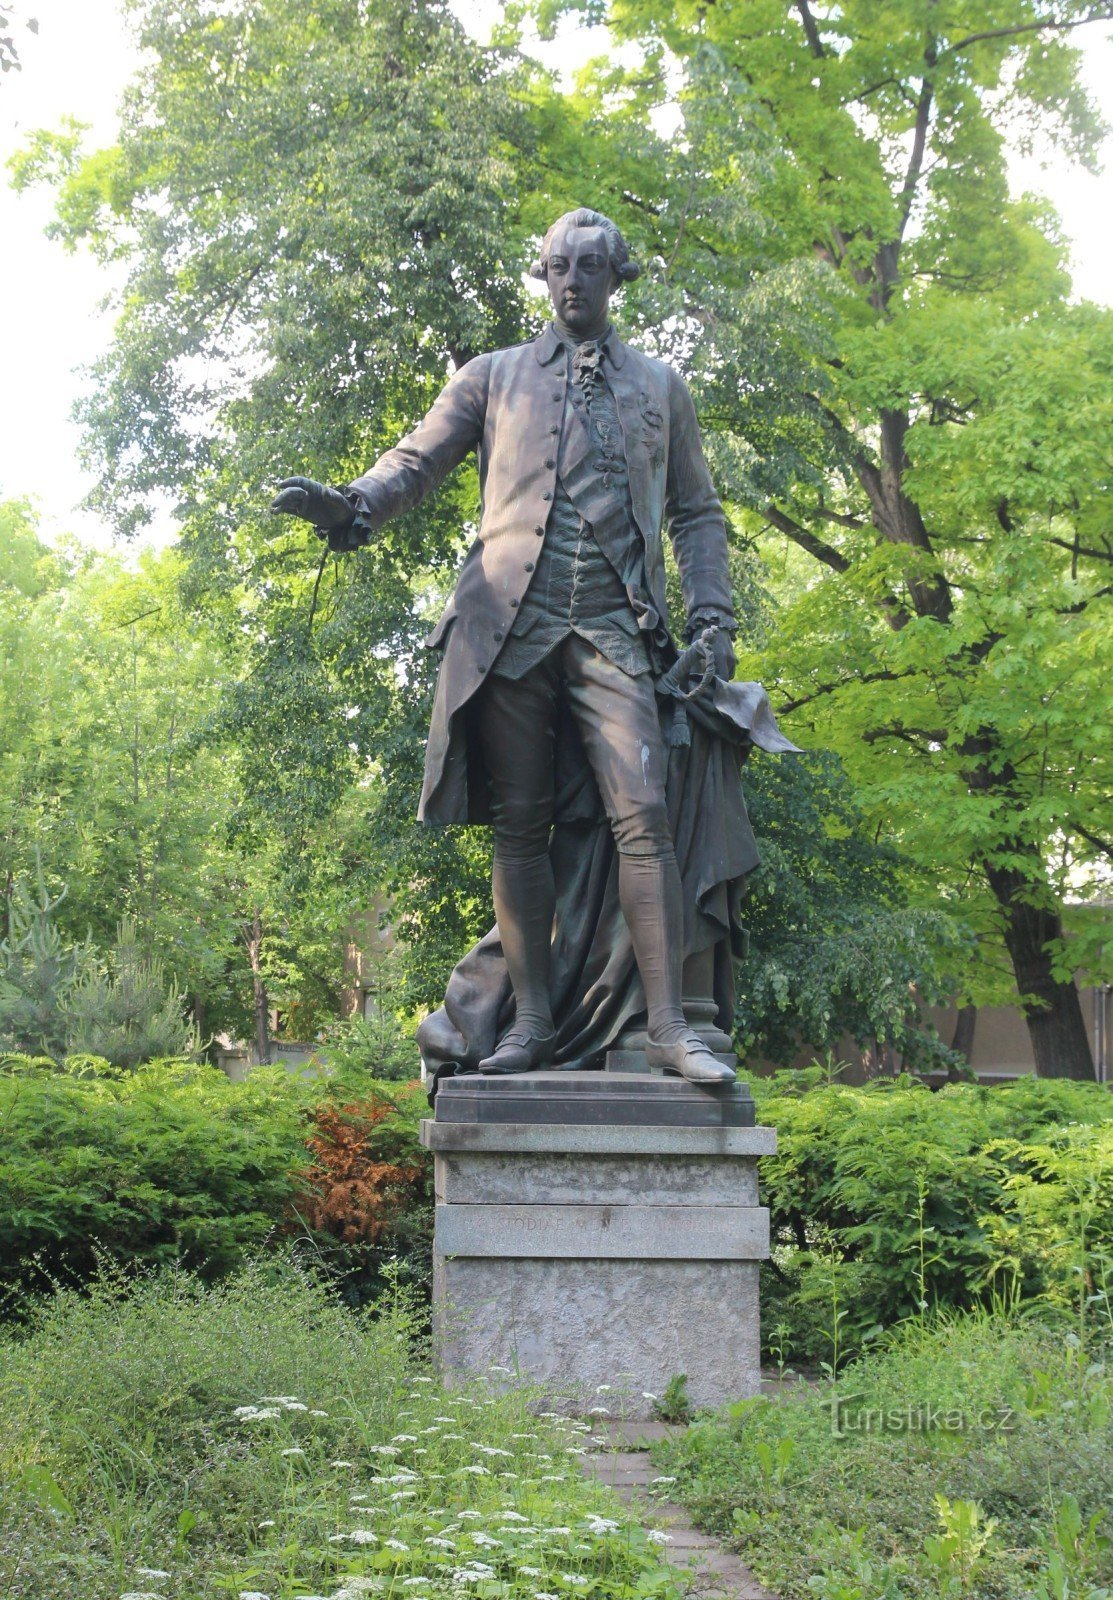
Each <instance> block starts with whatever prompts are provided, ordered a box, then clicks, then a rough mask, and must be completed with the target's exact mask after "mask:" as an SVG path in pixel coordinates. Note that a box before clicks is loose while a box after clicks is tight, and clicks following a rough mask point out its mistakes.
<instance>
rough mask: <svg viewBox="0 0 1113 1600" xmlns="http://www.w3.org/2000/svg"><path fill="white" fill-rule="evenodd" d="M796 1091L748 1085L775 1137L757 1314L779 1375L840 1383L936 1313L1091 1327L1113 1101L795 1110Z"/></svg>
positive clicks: (861, 1094)
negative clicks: (848, 1363) (801, 1373)
mask: <svg viewBox="0 0 1113 1600" xmlns="http://www.w3.org/2000/svg"><path fill="white" fill-rule="evenodd" d="M794 1076H795V1075H794V1074H782V1075H779V1077H777V1078H774V1079H772V1080H768V1081H762V1080H760V1079H759V1080H755V1083H754V1089H755V1093H756V1095H757V1099H758V1108H759V1119H760V1120H762V1121H765V1122H770V1123H772V1124H773V1125H774V1126H775V1127H776V1129H777V1139H778V1150H777V1154H776V1156H775V1157H771V1158H769V1159H768V1160H766V1161H765V1162H763V1164H762V1183H763V1190H764V1197H765V1200H766V1203H767V1204H768V1205H769V1208H770V1213H771V1221H772V1227H773V1239H774V1248H773V1258H772V1262H771V1263H770V1266H769V1267H768V1268H767V1269H765V1276H764V1281H763V1300H764V1305H763V1310H764V1318H765V1326H766V1329H767V1330H771V1332H769V1334H768V1337H769V1339H770V1342H771V1348H772V1347H773V1346H776V1349H777V1351H778V1352H779V1353H780V1357H781V1359H782V1361H783V1360H789V1361H800V1362H804V1363H807V1364H813V1365H825V1366H826V1367H828V1368H830V1369H833V1370H837V1369H838V1368H839V1366H840V1364H841V1363H842V1362H844V1361H845V1359H846V1357H847V1356H848V1355H850V1354H853V1353H855V1352H857V1351H860V1350H861V1349H862V1348H863V1347H864V1346H865V1345H867V1344H868V1343H869V1341H870V1340H871V1339H873V1338H876V1336H877V1334H878V1333H879V1332H880V1330H881V1329H882V1328H885V1327H888V1326H890V1325H892V1324H893V1323H894V1322H897V1321H900V1320H901V1319H903V1318H909V1317H912V1318H918V1317H923V1316H924V1315H925V1314H927V1313H928V1312H930V1311H932V1310H935V1309H937V1308H941V1307H942V1308H954V1309H961V1308H967V1307H970V1306H975V1305H979V1304H990V1303H994V1302H998V1301H999V1302H1002V1303H1006V1304H1025V1305H1032V1306H1034V1305H1039V1306H1041V1307H1043V1308H1044V1309H1045V1310H1049V1311H1051V1312H1054V1313H1055V1314H1057V1315H1059V1316H1060V1317H1062V1318H1063V1319H1064V1320H1065V1321H1066V1323H1067V1325H1068V1326H1069V1325H1070V1323H1071V1320H1072V1319H1073V1320H1075V1321H1076V1322H1077V1321H1079V1319H1081V1326H1082V1327H1083V1328H1084V1327H1085V1325H1086V1321H1087V1311H1088V1309H1089V1301H1090V1297H1091V1296H1093V1295H1095V1294H1097V1295H1098V1296H1099V1297H1100V1296H1101V1295H1103V1294H1104V1295H1108V1290H1109V1287H1110V1281H1111V1277H1113V1099H1111V1097H1110V1095H1109V1093H1108V1091H1107V1090H1105V1089H1102V1088H1099V1087H1098V1086H1096V1085H1093V1086H1091V1085H1082V1084H1079V1085H1073V1084H1062V1083H1056V1084H1051V1083H1044V1082H1041V1081H1039V1080H1036V1079H1029V1080H1022V1081H1020V1082H1018V1083H1015V1084H1010V1085H1008V1086H1007V1087H1004V1088H994V1089H982V1088H978V1087H975V1086H973V1085H968V1084H955V1085H951V1086H949V1087H947V1088H945V1089H943V1090H941V1091H940V1092H938V1093H932V1092H930V1091H929V1090H928V1089H926V1088H924V1087H922V1086H921V1085H918V1084H915V1083H913V1082H911V1081H910V1080H908V1079H902V1080H898V1081H896V1082H889V1081H878V1082H876V1083H873V1084H870V1085H868V1086H867V1087H866V1088H864V1089H852V1088H848V1087H846V1086H844V1085H840V1084H830V1085H827V1086H819V1087H812V1088H810V1089H808V1091H807V1092H806V1093H803V1094H801V1093H798V1092H796V1091H795V1090H794V1089H793V1087H792V1079H793V1077H794ZM1105 1303H1107V1302H1106V1301H1102V1304H1105ZM1091 1320H1092V1316H1091Z"/></svg>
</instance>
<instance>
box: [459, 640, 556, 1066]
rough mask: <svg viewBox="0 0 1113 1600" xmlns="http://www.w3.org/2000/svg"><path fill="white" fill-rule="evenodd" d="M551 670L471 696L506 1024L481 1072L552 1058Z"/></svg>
mask: <svg viewBox="0 0 1113 1600" xmlns="http://www.w3.org/2000/svg"><path fill="white" fill-rule="evenodd" d="M556 687H557V685H556V672H555V667H554V665H553V663H551V662H541V663H540V665H538V666H536V667H534V668H532V669H531V670H530V671H529V672H527V673H526V674H525V676H524V677H522V678H519V679H516V680H509V679H505V678H499V677H491V678H490V679H489V680H488V682H487V683H486V684H485V685H484V687H483V689H482V690H481V691H480V694H479V695H478V696H477V697H476V702H475V718H476V721H475V728H476V733H477V736H478V739H479V744H480V749H481V752H482V756H483V762H484V765H485V767H486V769H487V778H488V787H489V792H490V797H491V821H492V824H493V829H494V835H495V850H494V868H493V871H492V875H491V888H492V893H493V897H494V902H495V917H496V920H497V921H498V928H499V937H500V938H501V940H502V949H503V955H504V956H505V958H506V970H507V972H508V973H509V975H510V984H511V987H512V989H513V991H514V1025H513V1027H512V1028H511V1029H510V1030H509V1032H508V1033H506V1034H504V1036H503V1038H502V1039H501V1040H500V1041H499V1045H498V1048H497V1049H496V1050H495V1052H494V1054H493V1055H490V1056H488V1057H487V1058H486V1059H485V1060H483V1061H481V1062H480V1063H479V1070H480V1072H487V1073H494V1072H528V1071H530V1070H531V1069H534V1068H536V1067H539V1066H544V1065H545V1063H546V1062H547V1061H548V1060H550V1059H551V1056H552V1046H553V1016H552V1004H551V999H550V992H549V969H550V962H551V954H552V940H553V915H554V911H555V908H556V890H555V886H554V884H553V869H552V863H551V862H550V860H549V834H550V831H551V828H552V821H553V737H554V726H555V715H556Z"/></svg>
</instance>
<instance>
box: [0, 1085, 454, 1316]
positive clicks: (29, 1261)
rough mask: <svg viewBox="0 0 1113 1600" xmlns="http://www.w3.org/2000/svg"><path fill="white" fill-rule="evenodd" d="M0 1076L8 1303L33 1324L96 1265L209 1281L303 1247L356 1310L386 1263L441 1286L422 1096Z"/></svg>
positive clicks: (1, 1242)
mask: <svg viewBox="0 0 1113 1600" xmlns="http://www.w3.org/2000/svg"><path fill="white" fill-rule="evenodd" d="M68 1065H69V1067H70V1071H68V1072H59V1071H58V1070H57V1068H56V1067H55V1064H54V1063H53V1062H51V1061H40V1062H35V1061H33V1060H29V1059H27V1058H18V1057H8V1058H6V1060H5V1062H4V1070H0V1128H2V1129H3V1135H4V1137H3V1145H2V1147H0V1262H2V1263H3V1264H2V1266H0V1289H2V1291H3V1294H4V1305H3V1308H2V1309H3V1311H5V1312H6V1313H7V1314H8V1315H13V1314H14V1315H26V1314H27V1313H28V1311H29V1309H30V1307H31V1306H33V1303H34V1296H35V1294H36V1293H37V1292H40V1291H42V1290H48V1289H49V1288H50V1287H51V1285H52V1284H53V1283H55V1282H62V1283H72V1284H80V1283H83V1282H86V1281H88V1280H89V1279H90V1278H91V1277H92V1276H93V1275H94V1274H95V1272H96V1270H97V1267H98V1264H99V1263H101V1262H107V1263H109V1264H111V1265H112V1266H114V1267H115V1268H116V1269H118V1270H126V1271H128V1272H135V1271H138V1270H141V1269H148V1270H149V1269H151V1268H153V1267H156V1266H159V1265H165V1264H180V1265H182V1266H185V1267H188V1268H190V1269H192V1270H194V1271H196V1272H197V1273H198V1275H199V1276H200V1277H202V1278H204V1279H206V1280H210V1281H211V1280H214V1279H216V1278H219V1277H221V1276H223V1275H225V1274H227V1273H229V1272H233V1271H235V1270H236V1269H238V1268H239V1267H241V1266H242V1265H243V1264H244V1263H245V1261H247V1260H249V1259H251V1258H252V1257H253V1256H254V1255H256V1254H257V1253H258V1252H260V1251H262V1250H264V1247H267V1246H268V1245H269V1246H270V1247H271V1249H272V1251H273V1250H274V1249H277V1248H285V1247H286V1245H287V1243H288V1241H289V1240H290V1239H291V1238H293V1239H298V1240H300V1241H301V1244H300V1246H299V1248H300V1249H301V1250H302V1251H303V1252H304V1253H305V1254H306V1256H307V1259H312V1260H315V1261H317V1262H319V1263H321V1264H323V1265H324V1267H325V1268H326V1269H327V1272H328V1274H329V1276H330V1277H331V1280H332V1281H333V1283H334V1285H335V1286H336V1287H338V1288H339V1289H340V1290H341V1291H342V1292H343V1293H344V1294H345V1295H346V1296H347V1297H348V1298H349V1299H350V1300H352V1301H354V1302H359V1301H361V1300H363V1299H366V1298H374V1297H375V1295H376V1294H377V1293H378V1292H379V1290H380V1289H381V1287H382V1272H383V1268H384V1264H385V1262H386V1261H388V1260H389V1259H391V1258H392V1257H397V1258H399V1260H400V1262H401V1263H402V1264H401V1266H400V1267H399V1269H398V1270H400V1271H401V1272H402V1274H403V1276H404V1277H406V1278H407V1279H413V1280H416V1281H423V1280H424V1279H425V1277H426V1276H427V1271H428V1252H429V1228H430V1221H431V1218H430V1210H431V1186H430V1171H429V1164H428V1161H427V1158H426V1155H425V1152H424V1151H423V1150H422V1148H421V1146H420V1145H419V1144H418V1138H417V1124H418V1120H419V1118H420V1115H421V1113H422V1111H423V1110H425V1109H427V1107H426V1102H425V1097H424V1094H423V1093H422V1091H421V1089H420V1087H419V1086H417V1085H411V1086H410V1087H409V1088H406V1087H404V1086H399V1085H393V1086H391V1087H390V1088H382V1087H380V1086H378V1085H376V1084H374V1083H373V1082H370V1081H368V1080H367V1079H366V1077H361V1078H360V1079H357V1080H352V1079H346V1078H343V1077H340V1076H336V1077H332V1078H328V1077H324V1078H296V1077H293V1076H291V1075H290V1074H288V1073H287V1072H285V1071H284V1070H283V1069H281V1068H269V1069H265V1068H260V1069H258V1070H257V1071H255V1072H252V1073H251V1074H250V1075H249V1076H248V1078H247V1079H246V1080H245V1081H244V1082H243V1083H231V1082H229V1080H228V1079H227V1078H226V1077H225V1076H224V1074H223V1073H222V1072H220V1071H218V1070H217V1069H216V1068H215V1067H209V1066H205V1065H196V1064H191V1063H187V1062H173V1061H162V1062H152V1063H150V1064H149V1065H147V1066H145V1067H143V1068H141V1069H139V1070H138V1071H136V1072H134V1073H131V1074H126V1075H121V1074H119V1073H113V1072H111V1071H106V1067H105V1063H103V1062H100V1063H98V1062H97V1061H96V1060H95V1059H93V1058H89V1057H82V1056H79V1057H74V1058H71V1060H70V1062H69V1063H68Z"/></svg>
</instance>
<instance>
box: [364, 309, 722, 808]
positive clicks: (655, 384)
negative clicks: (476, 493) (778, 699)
mask: <svg viewBox="0 0 1113 1600" xmlns="http://www.w3.org/2000/svg"><path fill="white" fill-rule="evenodd" d="M563 349H564V347H563V345H562V344H561V341H560V340H559V338H558V337H557V334H556V330H555V329H554V328H553V327H552V325H551V324H550V325H549V327H548V328H546V330H545V332H544V333H543V334H541V336H540V337H539V338H537V339H535V340H533V341H531V342H530V343H528V344H523V345H515V346H513V347H512V348H510V349H508V350H496V351H495V352H494V353H493V354H491V355H484V356H477V357H476V358H475V360H473V361H469V362H468V363H467V364H466V365H465V366H463V367H461V369H460V371H459V372H457V373H456V374H455V375H454V376H453V377H452V378H451V380H450V381H449V382H448V383H447V384H446V385H445V387H444V389H443V390H442V391H441V393H440V395H439V396H438V397H437V400H436V402H435V403H434V405H433V407H432V409H431V410H430V411H429V412H428V414H427V415H426V416H425V417H424V418H423V419H422V421H421V422H419V423H418V425H417V427H416V428H415V429H414V430H413V432H412V433H410V434H407V436H406V437H405V438H404V439H402V440H401V441H400V443H399V444H397V445H396V446H395V447H394V449H393V450H388V451H387V452H386V454H385V455H383V456H381V457H380V458H379V460H378V461H377V462H376V463H375V465H374V466H373V467H372V468H371V469H370V471H369V472H367V473H366V474H365V475H364V476H363V477H361V478H358V479H357V480H356V482H355V483H353V484H351V485H350V490H351V491H352V492H354V493H355V494H356V495H357V496H358V498H359V500H360V502H361V503H362V506H363V507H364V510H365V513H366V516H367V519H368V520H369V521H370V522H371V524H372V525H373V526H378V525H379V524H381V523H383V522H386V521H387V520H388V518H390V517H393V516H397V515H398V514H399V513H400V512H403V511H408V510H410V509H411V508H412V507H413V506H415V505H417V504H418V502H419V501H420V500H422V499H423V498H424V496H425V495H426V494H428V493H429V491H430V490H431V489H434V488H435V487H436V486H437V484H439V483H440V482H441V481H442V479H444V478H445V477H446V476H447V475H448V473H449V472H451V471H452V469H453V468H454V467H456V466H458V465H459V463H460V462H461V461H463V459H464V458H465V456H467V455H468V454H469V452H470V451H472V450H475V451H476V452H477V453H478V458H479V483H480V500H481V514H480V523H479V534H478V537H477V538H476V540H475V542H474V544H473V545H472V547H471V549H470V550H469V552H468V554H467V557H466V558H465V561H464V564H463V567H462V568H461V571H460V577H459V579H458V581H457V584H456V590H455V593H454V594H453V596H452V599H451V600H450V601H449V604H448V606H447V607H446V609H445V612H444V615H443V616H442V617H441V619H440V621H439V622H438V624H437V626H436V628H435V629H434V630H433V632H432V634H430V636H429V638H428V639H427V640H426V643H427V644H428V645H429V646H430V647H431V648H436V649H440V650H441V651H442V652H443V659H442V661H441V668H440V673H439V676H438V679H437V692H436V697H435V700H434V705H433V716H432V721H431V725H430V730H429V741H428V744H427V746H426V753H425V783H424V787H423V789H422V795H421V804H420V807H419V810H418V816H419V817H420V818H421V819H422V820H423V821H425V822H430V823H453V822H482V821H486V820H487V816H486V806H485V786H484V785H483V784H482V783H481V782H477V781H476V774H475V772H474V771H469V766H470V764H471V763H470V762H469V748H468V745H469V741H468V738H467V718H466V716H465V715H464V713H465V709H466V707H467V704H468V702H469V700H470V699H471V697H472V696H473V695H474V694H475V692H476V690H477V689H479V687H480V686H481V685H482V684H483V682H484V680H485V677H486V674H487V673H488V672H489V671H490V669H491V667H492V665H493V663H494V661H495V658H496V657H497V655H498V653H499V650H500V649H501V647H502V644H503V642H504V641H505V639H506V638H507V637H508V636H509V634H510V630H511V628H512V627H513V625H514V618H515V614H516V612H517V609H518V606H519V604H520V603H521V600H522V598H523V596H524V595H525V592H526V590H527V589H528V587H529V583H530V579H531V576H532V574H533V571H534V567H535V564H536V560H537V554H538V551H539V549H540V540H541V539H543V538H544V535H545V528H546V524H547V521H548V516H549V512H550V510H551V509H552V503H553V495H554V493H555V490H556V479H557V458H558V455H559V450H560V443H561V429H562V426H563V425H564V421H565V414H566V408H565V395H566V389H567V386H568V385H567V376H566V371H565V368H566V362H565V361H564V360H563ZM607 354H608V368H607V373H608V379H609V381H610V384H611V387H612V389H613V391H614V394H615V399H616V401H617V403H618V414H619V420H620V424H621V430H622V437H623V445H624V450H625V456H626V463H627V467H628V470H629V476H630V497H631V502H632V506H633V513H634V520H635V522H636V523H637V527H638V531H639V533H640V534H641V537H642V539H643V541H644V544H645V576H646V586H647V588H648V591H649V596H650V599H651V600H652V602H653V606H654V607H655V609H656V612H657V615H658V617H659V619H660V622H661V623H662V624H663V625H664V626H665V627H666V628H667V626H668V607H667V603H666V599H665V563H664V551H663V547H662V542H661V530H662V527H667V529H668V533H669V537H670V538H671V540H672V543H673V548H674V550H675V552H676V560H677V565H678V567H679V569H680V579H681V585H682V588H683V593H684V601H685V605H686V606H687V608H688V612H689V614H691V613H692V612H693V611H695V610H696V609H697V608H699V607H705V606H706V607H714V608H715V609H716V610H717V611H719V612H721V613H723V614H725V615H727V616H730V615H731V614H732V610H733V608H732V603H731V593H730V582H729V578H728V571H727V540H726V526H725V522H724V519H723V511H722V507H721V505H720V503H719V498H718V496H717V494H716V493H715V489H714V486H713V485H712V482H711V475H710V473H709V472H708V470H707V463H706V461H705V460H704V456H703V450H702V448H701V446H700V439H699V429H698V426H697V423H696V414H695V409H694V407H693V405H692V399H691V396H690V395H689V393H688V389H687V386H686V385H685V383H684V381H683V379H681V378H680V377H679V376H678V374H677V373H675V372H674V371H673V370H672V368H671V367H668V366H666V364H665V363H664V362H662V361H657V360H654V359H653V358H652V357H649V356H646V355H643V354H642V353H641V352H640V351H637V350H634V349H633V348H631V346H629V345H626V344H623V343H622V341H621V340H619V339H618V337H617V336H616V335H615V334H614V333H612V334H611V335H610V338H609V340H608V344H607ZM558 357H561V358H562V359H560V360H558V359H557V358H558Z"/></svg>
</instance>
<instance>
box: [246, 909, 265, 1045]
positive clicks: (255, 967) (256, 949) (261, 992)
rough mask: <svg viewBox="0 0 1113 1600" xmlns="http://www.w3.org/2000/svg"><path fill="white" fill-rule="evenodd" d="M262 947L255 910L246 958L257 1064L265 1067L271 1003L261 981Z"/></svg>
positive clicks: (260, 926)
mask: <svg viewBox="0 0 1113 1600" xmlns="http://www.w3.org/2000/svg"><path fill="white" fill-rule="evenodd" d="M262 949H263V919H262V917H261V916H260V915H259V913H258V911H257V912H256V913H255V915H254V917H253V918H252V919H251V924H250V926H249V928H248V930H247V958H248V960H249V961H250V963H251V984H252V988H253V990H254V994H255V1050H256V1054H257V1055H258V1057H259V1065H260V1066H262V1067H265V1066H267V1065H268V1064H269V1062H270V1058H271V1032H270V1005H271V1003H270V996H269V995H268V994H267V986H266V984H265V983H264V981H263V967H262Z"/></svg>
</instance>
